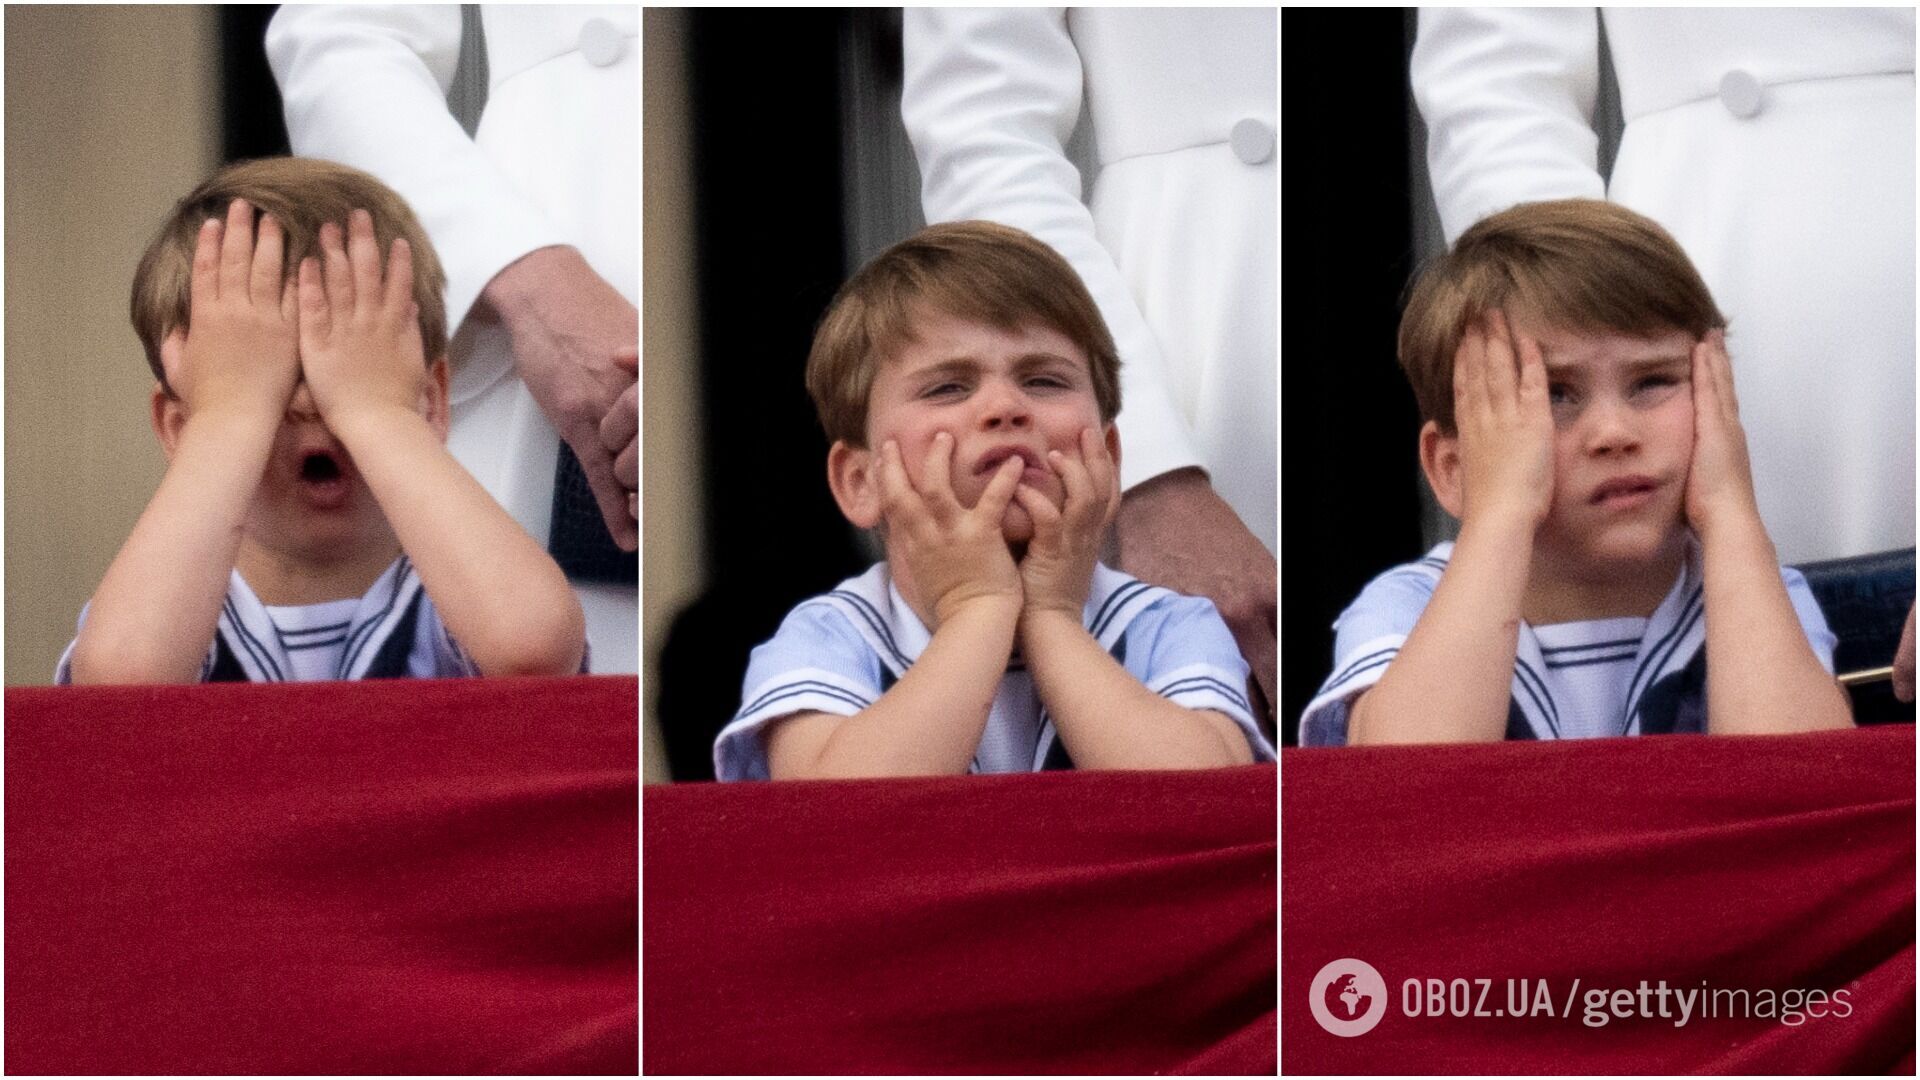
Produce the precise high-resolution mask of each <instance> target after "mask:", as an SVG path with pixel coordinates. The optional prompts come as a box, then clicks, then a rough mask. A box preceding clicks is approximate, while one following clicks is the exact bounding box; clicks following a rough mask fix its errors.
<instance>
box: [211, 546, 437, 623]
mask: <svg viewBox="0 0 1920 1080" xmlns="http://www.w3.org/2000/svg"><path fill="white" fill-rule="evenodd" d="M399 557H400V542H399V541H398V540H394V541H392V542H391V543H383V544H368V545H362V546H361V550H358V551H354V552H349V553H347V554H346V555H344V556H342V557H340V558H337V559H325V560H319V559H312V558H305V557H302V556H299V555H295V554H291V553H288V552H282V551H274V550H270V549H268V548H266V547H264V546H262V545H260V544H256V543H255V542H253V541H252V540H250V539H243V540H241V541H240V552H239V554H238V555H237V556H236V557H235V559H234V569H236V570H238V571H240V576H241V577H242V578H243V579H245V580H246V583H247V587H248V588H250V589H252V590H253V594H254V595H255V596H257V597H259V598H260V602H261V603H263V604H266V605H269V606H271V607H293V606H299V605H305V604H323V603H326V602H327V601H329V600H357V599H359V598H360V597H362V596H364V595H366V592H367V590H368V589H371V588H373V583H374V582H375V581H377V580H379V578H380V575H381V574H383V573H385V572H386V569H387V567H389V566H392V565H393V560H395V559H397V558H399Z"/></svg>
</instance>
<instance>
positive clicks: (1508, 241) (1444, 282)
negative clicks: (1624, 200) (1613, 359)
mask: <svg viewBox="0 0 1920 1080" xmlns="http://www.w3.org/2000/svg"><path fill="white" fill-rule="evenodd" d="M1495 308H1502V309H1509V310H1508V316H1509V321H1510V322H1511V317H1512V314H1513V312H1512V310H1511V309H1513V308H1518V309H1520V310H1522V311H1524V312H1527V313H1528V314H1530V315H1532V316H1533V317H1535V318H1538V319H1541V320H1544V321H1546V322H1547V323H1549V324H1551V325H1552V326H1554V327H1556V328H1558V329H1564V330H1571V331H1574V332H1576V333H1615V334H1625V335H1627V336H1630V337H1640V338H1644V337H1653V336H1657V335H1659V334H1662V333H1670V332H1672V331H1674V330H1683V331H1685V332H1687V333H1688V334H1691V335H1693V336H1694V337H1696V338H1697V337H1703V336H1705V334H1706V333H1707V331H1709V330H1712V329H1716V328H1720V327H1724V326H1726V325H1727V320H1726V318H1725V317H1724V316H1722V315H1721V314H1720V310H1719V309H1718V308H1717V307H1715V306H1714V303H1713V296H1712V295H1711V294H1710V293H1709V292H1708V291H1707V285H1706V282H1704V281H1702V280H1701V278H1700V272H1699V271H1698V270H1695V269H1694V267H1693V263H1692V262H1690V261H1689V260H1688V259H1687V255H1686V252H1684V251H1682V250H1680V245H1679V244H1678V243H1677V242H1676V241H1675V240H1674V239H1673V237H1672V236H1670V235H1668V233H1667V231H1666V230H1665V229H1662V228H1661V227H1660V226H1659V225H1657V224H1655V223H1654V222H1653V221H1652V220H1651V219H1649V218H1646V217H1644V216H1642V215H1640V214H1636V213H1634V212H1633V211H1631V210H1628V209H1627V208H1625V207H1623V206H1618V205H1616V204H1614V203H1609V202H1602V201H1600V200H1597V199H1561V200H1557V201H1553V202H1537V203H1524V204H1522V205H1520V206H1516V207H1514V208H1513V209H1511V210H1507V211H1504V212H1502V213H1498V214H1495V215H1493V216H1492V217H1489V218H1486V219H1485V220H1483V221H1481V222H1480V223H1479V224H1477V225H1475V226H1474V227H1473V228H1471V229H1468V230H1467V231H1466V232H1465V233H1464V234H1462V235H1461V237H1460V239H1458V240H1456V241H1454V244H1453V249H1452V250H1451V251H1448V252H1447V253H1446V254H1445V255H1443V256H1441V257H1440V258H1439V259H1437V260H1435V261H1434V262H1433V263H1432V264H1431V265H1430V266H1428V267H1427V269H1426V270H1425V271H1424V272H1423V273H1422V274H1421V275H1420V278H1419V280H1418V281H1417V282H1416V283H1415V284H1414V286H1413V290H1412V292H1411V294H1410V295H1409V296H1408V298H1407V307H1406V311H1405V313H1404V314H1403V315H1402V316H1401V318H1400V348H1399V353H1400V366H1401V367H1402V368H1403V369H1405V370H1406V373H1407V380H1408V381H1409V382H1411V383H1412V384H1413V396H1414V398H1415V399H1416V400H1417V401H1418V402H1419V404H1420V417H1421V419H1422V420H1432V421H1434V422H1435V423H1436V424H1438V425H1439V427H1440V430H1441V431H1442V432H1443V433H1445V434H1448V435H1452V434H1453V433H1454V418H1453V358H1454V354H1455V353H1456V352H1457V351H1459V348H1460V340H1461V338H1462V337H1464V336H1465V334H1466V332H1467V329H1468V327H1470V326H1472V325H1473V324H1474V323H1475V322H1477V321H1478V320H1479V319H1481V318H1482V317H1484V316H1485V315H1486V314H1487V313H1488V312H1489V311H1492V310H1493V309H1495Z"/></svg>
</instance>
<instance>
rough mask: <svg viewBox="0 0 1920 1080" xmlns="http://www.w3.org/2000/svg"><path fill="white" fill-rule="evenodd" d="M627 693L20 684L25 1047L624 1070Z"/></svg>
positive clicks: (169, 1067)
mask: <svg viewBox="0 0 1920 1080" xmlns="http://www.w3.org/2000/svg"><path fill="white" fill-rule="evenodd" d="M637 715H638V696H637V687H636V683H635V680H634V679H633V678H632V677H592V678H574V679H504V680H461V681H446V682H379V683H373V682H368V683H332V684H299V685H282V686H208V687H179V688H128V689H88V690H53V689H17V690H9V691H7V694H6V745H5V760H6V1061H5V1066H6V1069H7V1071H9V1072H30V1073H89V1072H91V1073H120V1072H134V1073H152V1072H173V1073H203V1072H205V1073H224V1072H253V1073H315V1072H318V1073H363V1072H402V1073H406V1072H420V1073H492V1072H558V1073H579V1072H589V1073H629V1074H630V1073H631V1072H632V1071H633V1069H634V1066H635V1064H636V1062H637V1059H638V1048H637V1045H636V1037H637V1034H638V1023H639V1021H638V1015H637V1007H636V1006H637V1002H636V1000H635V996H636V989H637V981H638V974H637V972H636V970H635V963H636V960H637V954H638V948H637V943H636V941H635V917H636V908H637V905H638V879H637V855H638V851H637V847H638V835H637V832H638V829H637V809H636V803H637V801H638V791H637V789H638V786H639V784H638V780H639V777H638V771H637V769H636V763H637V762H638V759H639V755H638V725H637V720H636V718H637Z"/></svg>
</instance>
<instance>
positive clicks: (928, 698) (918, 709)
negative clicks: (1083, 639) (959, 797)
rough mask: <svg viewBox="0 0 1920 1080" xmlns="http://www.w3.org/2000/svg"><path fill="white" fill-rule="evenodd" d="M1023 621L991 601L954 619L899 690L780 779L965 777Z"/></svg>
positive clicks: (1014, 606)
mask: <svg viewBox="0 0 1920 1080" xmlns="http://www.w3.org/2000/svg"><path fill="white" fill-rule="evenodd" d="M1019 613H1020V609H1019V602H1018V599H1017V598H1014V599H1012V600H1001V599H997V598H989V599H982V600H978V601H974V602H972V603H969V604H967V605H965V606H963V607H961V608H960V610H958V611H956V612H954V613H952V614H951V615H949V616H948V617H947V618H946V619H945V621H943V622H941V624H940V627H939V629H937V630H935V631H934V634H933V639H932V640H931V641H929V642H928V643H927V647H926V649H925V650H924V651H922V652H921V654H920V656H919V658H918V659H916V660H915V661H914V662H913V666H912V667H909V668H908V669H907V671H906V674H904V675H902V676H901V677H900V681H899V682H896V683H894V684H893V687H892V688H891V689H889V690H888V691H887V692H886V693H885V694H882V695H881V696H880V700H878V701H876V702H874V703H873V704H872V705H869V706H868V707H867V708H865V709H863V710H861V711H860V712H859V713H858V714H856V715H853V716H849V717H847V718H846V719H844V720H841V721H839V722H838V723H837V724H836V725H835V726H834V728H833V730H832V732H831V733H830V734H829V735H828V736H827V737H826V739H825V740H824V741H823V742H822V743H821V744H820V746H819V749H818V750H817V752H813V753H811V754H808V755H805V758H807V759H808V760H803V762H802V764H801V765H800V766H799V768H797V769H789V770H785V771H783V772H782V773H781V774H780V775H779V779H814V780H825V779H839V780H846V779H856V778H862V777H882V776H956V775H959V774H962V773H965V772H966V771H967V768H968V767H969V766H970V765H971V764H972V763H973V756H974V754H975V752H977V751H978V750H979V748H980V737H981V735H982V734H984V733H985V731H986V727H987V717H988V714H989V713H991V712H992V710H993V699H994V697H995V695H996V694H998V693H999V690H1000V680H1001V678H1002V677H1004V676H1005V675H1006V671H1007V658H1008V656H1010V655H1011V654H1012V652H1013V635H1014V626H1015V623H1016V621H1017V620H1018V618H1019Z"/></svg>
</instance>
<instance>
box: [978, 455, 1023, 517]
mask: <svg viewBox="0 0 1920 1080" xmlns="http://www.w3.org/2000/svg"><path fill="white" fill-rule="evenodd" d="M1026 471H1027V463H1026V461H1025V459H1023V458H1021V457H1020V456H1019V455H1015V456H1013V457H1010V458H1008V459H1007V460H1005V461H1002V462H1001V463H1000V467H999V468H998V469H995V470H994V472H993V479H992V480H989V481H987V489H986V490H985V491H982V492H981V493H980V501H979V502H977V503H975V504H974V506H973V512H974V513H976V514H978V515H980V516H981V517H984V518H986V519H987V520H988V521H999V520H1000V516H1001V515H1002V514H1005V513H1006V512H1007V504H1008V503H1010V502H1012V501H1013V493H1014V490H1015V489H1016V488H1018V487H1019V486H1020V477H1021V474H1023V473H1025V472H1026Z"/></svg>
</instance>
